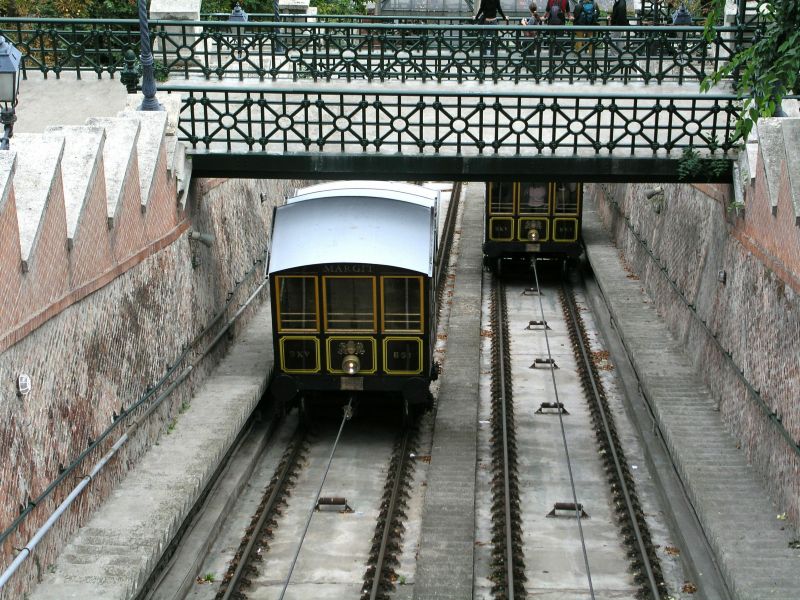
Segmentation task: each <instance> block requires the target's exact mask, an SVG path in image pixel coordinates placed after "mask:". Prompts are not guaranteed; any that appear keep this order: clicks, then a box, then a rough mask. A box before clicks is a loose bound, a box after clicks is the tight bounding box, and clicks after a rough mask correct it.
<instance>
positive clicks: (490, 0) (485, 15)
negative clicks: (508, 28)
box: [475, 0, 508, 25]
mask: <svg viewBox="0 0 800 600" xmlns="http://www.w3.org/2000/svg"><path fill="white" fill-rule="evenodd" d="M497 13H500V16H501V17H503V18H504V19H505V20H506V25H508V17H507V16H506V14H505V13H504V12H503V7H502V6H500V0H481V5H480V7H478V12H477V14H476V15H475V20H476V21H477V22H478V23H480V24H481V25H497Z"/></svg>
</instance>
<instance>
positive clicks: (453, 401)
mask: <svg viewBox="0 0 800 600" xmlns="http://www.w3.org/2000/svg"><path fill="white" fill-rule="evenodd" d="M482 219H483V186H481V185H470V186H467V188H466V192H465V194H464V217H463V223H462V224H461V232H462V234H461V235H462V237H461V242H460V248H461V250H460V252H459V257H458V263H457V265H456V273H455V275H456V278H455V284H454V290H455V291H454V294H453V300H452V308H451V312H450V325H449V327H448V339H447V356H446V359H445V363H444V368H443V373H442V385H441V388H440V389H439V399H438V402H437V410H436V423H435V425H434V438H433V447H432V448H431V466H430V471H429V472H428V484H427V487H426V490H427V491H426V492H425V504H424V506H423V513H422V525H421V535H420V542H419V552H418V558H417V574H416V580H415V582H414V598H415V599H419V600H434V599H445V598H450V599H452V600H464V599H465V598H471V597H472V583H473V562H474V561H473V556H474V552H475V469H476V460H477V445H478V393H479V385H478V379H479V368H478V365H479V364H480V356H479V355H480V340H481V337H480V327H481V272H482V267H481V254H482V253H481V235H482V227H481V220H482Z"/></svg>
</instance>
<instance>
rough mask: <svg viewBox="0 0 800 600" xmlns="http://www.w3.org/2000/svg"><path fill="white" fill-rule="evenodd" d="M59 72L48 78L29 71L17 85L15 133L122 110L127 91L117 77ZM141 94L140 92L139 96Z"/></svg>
mask: <svg viewBox="0 0 800 600" xmlns="http://www.w3.org/2000/svg"><path fill="white" fill-rule="evenodd" d="M81 76H82V79H78V78H77V77H76V75H75V73H74V72H66V73H62V74H61V78H60V79H56V76H55V75H52V74H51V75H49V76H48V78H47V79H45V78H44V76H43V75H42V74H41V73H40V72H38V71H29V72H28V79H23V80H22V81H21V82H20V84H19V97H18V102H17V122H16V124H15V125H14V133H41V132H42V131H44V130H45V129H46V128H47V127H49V126H51V125H83V124H84V122H85V121H86V119H88V118H89V117H115V116H117V113H118V112H119V111H121V110H124V109H125V106H126V103H127V102H128V93H127V91H126V90H125V86H124V85H122V84H121V83H120V81H119V79H118V78H116V79H111V78H109V77H108V75H104V76H103V78H102V79H98V78H97V76H96V75H94V74H92V73H83V74H82V75H81ZM140 97H141V95H140Z"/></svg>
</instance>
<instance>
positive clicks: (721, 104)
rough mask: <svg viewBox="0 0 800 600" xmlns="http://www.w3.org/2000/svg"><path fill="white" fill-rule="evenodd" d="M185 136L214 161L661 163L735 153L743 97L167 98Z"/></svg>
mask: <svg viewBox="0 0 800 600" xmlns="http://www.w3.org/2000/svg"><path fill="white" fill-rule="evenodd" d="M162 89H163V90H165V91H168V92H171V93H180V94H181V95H182V108H181V112H180V120H179V136H180V138H181V139H183V140H184V141H186V142H187V143H188V144H189V145H191V146H192V147H193V148H196V149H204V150H210V151H212V152H229V151H234V152H246V151H257V152H268V153H275V154H282V153H291V152H318V153H340V154H358V153H379V154H382V155H384V154H403V155H409V154H425V155H431V156H432V155H453V156H469V155H497V156H519V155H530V156H534V155H545V156H559V157H564V156H607V157H631V156H636V157H640V156H641V157H654V156H669V155H671V154H680V152H681V151H682V150H683V149H685V148H693V149H694V150H695V151H697V152H699V153H701V154H706V155H710V154H717V155H719V156H724V155H725V154H727V153H728V152H729V151H730V150H731V149H732V148H733V147H734V145H735V143H734V130H735V124H736V120H737V118H738V115H739V107H738V102H737V100H736V98H735V97H734V96H728V95H713V94H697V95H683V96H680V97H674V98H664V97H661V96H658V95H654V94H651V95H632V94H600V95H595V96H593V97H589V96H582V95H580V94H563V93H561V94H553V93H522V92H520V93H474V92H461V93H459V92H457V91H452V92H448V93H436V92H431V93H422V94H421V93H413V92H407V91H389V90H381V91H379V92H378V91H376V92H365V91H356V90H352V89H344V88H329V89H319V88H316V89H309V88H306V89H301V88H297V87H270V89H265V88H264V87H260V88H256V87H227V88H220V87H217V86H215V87H213V88H211V87H209V88H208V89H206V90H200V89H197V87H192V86H187V85H170V86H165V87H164V88H162Z"/></svg>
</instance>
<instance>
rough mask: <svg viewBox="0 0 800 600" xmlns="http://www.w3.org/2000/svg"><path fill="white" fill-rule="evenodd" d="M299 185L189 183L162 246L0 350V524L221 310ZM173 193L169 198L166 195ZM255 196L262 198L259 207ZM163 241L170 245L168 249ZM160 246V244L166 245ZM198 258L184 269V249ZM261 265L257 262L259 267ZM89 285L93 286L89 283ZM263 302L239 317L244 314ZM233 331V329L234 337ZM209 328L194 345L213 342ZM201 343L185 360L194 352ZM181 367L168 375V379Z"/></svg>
mask: <svg viewBox="0 0 800 600" xmlns="http://www.w3.org/2000/svg"><path fill="white" fill-rule="evenodd" d="M297 185H298V182H292V181H285V182H278V181H268V180H256V181H243V180H200V181H199V182H195V183H194V184H193V186H194V187H193V193H192V195H191V196H192V200H190V205H189V209H188V214H187V215H185V219H184V220H183V222H182V223H181V224H180V225H179V226H178V228H177V229H175V230H173V231H171V232H169V233H167V234H166V235H165V236H164V237H163V238H162V241H165V244H164V245H165V247H162V244H159V243H156V244H154V245H153V246H152V247H151V248H149V249H145V250H144V251H142V252H140V253H139V254H138V255H136V257H134V258H133V259H132V260H134V261H136V264H135V265H127V266H128V267H129V268H128V269H125V270H121V271H119V272H117V273H114V274H113V278H111V279H110V280H108V281H105V280H104V281H102V282H100V284H99V285H98V284H97V282H95V284H96V289H91V290H88V291H87V293H86V294H83V295H80V297H78V298H72V300H74V302H72V301H70V299H69V298H67V299H66V300H64V299H62V300H61V302H62V303H63V305H62V306H51V307H49V309H48V310H50V312H51V313H52V314H50V315H48V319H45V320H43V321H42V322H41V323H39V324H37V325H36V327H33V326H31V327H30V330H28V331H25V332H21V333H20V335H19V337H20V338H21V339H19V340H18V341H17V342H16V343H15V344H14V345H13V346H11V347H10V348H8V349H7V350H5V351H3V352H2V353H0V448H4V449H5V452H4V456H5V457H6V458H5V459H4V460H3V461H2V462H0V528H2V529H5V528H6V527H8V526H9V525H10V524H11V523H12V521H13V520H14V519H15V518H16V517H17V516H18V515H19V511H20V507H21V506H25V505H26V504H27V503H28V500H29V499H32V498H36V497H37V496H39V495H40V494H41V493H42V492H43V491H44V489H45V488H46V487H47V485H48V484H49V483H50V482H51V481H52V480H53V479H55V478H56V476H57V475H58V473H59V465H68V464H69V463H71V462H72V461H73V460H74V459H75V457H77V456H78V455H79V454H80V453H81V451H83V450H84V449H85V448H86V447H87V445H88V443H89V440H90V439H97V438H98V436H99V435H100V434H101V433H102V432H103V431H104V430H105V429H106V428H107V427H108V426H109V425H110V423H111V422H112V419H113V416H114V414H115V413H116V414H119V413H120V412H121V410H122V409H123V407H130V406H131V405H132V404H133V403H134V402H135V401H136V400H137V399H138V398H139V397H141V396H142V394H143V393H145V391H146V390H147V389H148V387H149V386H151V385H153V384H154V383H155V382H157V381H158V380H159V379H160V378H161V377H162V376H163V375H164V373H165V372H166V370H167V366H168V365H169V364H171V363H172V362H173V361H174V360H175V359H176V358H177V357H178V356H179V355H180V353H181V352H182V350H183V348H184V347H186V345H187V344H188V343H189V342H190V341H191V340H192V339H193V337H194V336H195V335H197V333H198V332H199V331H200V330H201V329H202V328H203V326H204V325H206V324H207V323H209V322H210V320H211V318H212V316H214V315H215V314H216V313H217V312H218V311H219V310H220V309H221V307H222V306H223V305H224V304H225V302H226V299H227V294H228V292H229V291H230V290H232V289H233V288H234V286H235V284H236V282H238V281H240V280H241V279H243V275H244V274H245V273H246V272H247V271H248V270H250V269H251V268H252V267H253V261H254V260H255V259H257V258H260V257H261V256H262V253H263V251H264V249H265V247H266V245H267V238H268V232H269V227H270V222H271V218H272V208H273V206H274V205H275V204H276V203H280V202H282V199H283V197H284V195H285V194H286V193H287V192H288V191H289V190H290V189H292V188H293V187H297ZM173 197H174V196H173ZM262 197H263V202H262ZM189 226H191V227H192V228H194V229H196V230H198V231H201V232H207V233H211V234H213V235H214V238H215V241H214V244H213V247H212V248H207V247H205V246H203V245H200V244H197V245H196V247H195V242H190V241H189V239H188V235H187V229H188V227H189ZM173 240H174V241H173ZM170 242H171V243H170ZM193 248H194V249H195V252H196V254H197V256H198V258H199V261H200V264H199V266H198V267H197V268H193V267H192V261H191V256H192V249H193ZM259 268H260V269H263V265H260V266H259ZM259 281H260V276H256V277H252V278H250V279H249V280H248V281H247V282H246V283H245V284H243V285H242V286H241V288H240V289H239V290H238V291H237V293H236V296H235V297H234V302H233V304H232V306H231V308H230V309H229V311H228V315H227V316H228V317H229V316H231V315H232V314H233V313H234V312H235V310H236V309H237V308H238V306H239V305H240V303H241V302H243V301H244V300H245V299H246V298H247V297H248V296H249V295H250V293H251V292H252V290H253V289H254V288H255V285H256V284H257V283H258V282H259ZM86 285H89V286H91V285H92V282H89V283H88V284H86ZM265 296H266V295H265V294H264V293H262V294H261V296H260V297H259V298H258V299H257V301H256V302H255V303H254V307H253V308H251V309H249V310H248V311H247V312H246V314H245V315H243V319H244V320H245V321H246V319H247V317H248V316H249V315H250V314H252V312H253V311H254V310H255V307H256V306H257V305H258V304H260V303H261V302H262V301H263V299H264V298H265ZM240 327H241V325H239V326H237V327H236V328H235V330H234V332H237V331H238V330H239V328H240ZM215 332H216V329H215V330H214V331H212V332H211V333H210V334H209V336H208V337H207V338H206V339H205V340H204V342H207V341H209V340H210V339H211V337H212V336H213V335H214V334H215ZM202 347H203V344H201V345H200V347H199V348H198V349H197V350H195V351H194V353H193V354H192V355H191V356H190V357H189V359H190V360H194V359H195V358H197V357H198V356H199V352H200V350H201V349H202ZM219 352H224V344H221V345H220V348H219V349H218V350H217V351H216V357H215V356H214V355H212V357H211V358H210V359H209V360H206V361H205V362H203V363H201V365H200V366H199V367H198V368H197V369H196V370H195V371H194V372H193V374H192V377H191V378H190V379H189V380H188V381H187V383H186V384H184V385H182V386H180V387H179V389H177V390H176V392H175V393H174V394H173V395H172V397H171V398H170V399H169V400H168V401H167V402H165V403H164V405H163V406H162V408H161V410H159V411H157V413H156V414H154V415H153V417H152V418H151V419H150V421H149V422H148V424H146V425H145V426H143V427H142V428H140V430H139V431H138V432H137V433H136V435H135V436H134V439H132V440H131V441H130V442H129V443H128V444H127V445H126V446H125V447H124V449H123V451H122V453H121V455H119V456H118V457H117V458H116V459H115V460H114V461H112V463H111V464H110V465H109V467H108V469H107V470H106V471H105V472H104V473H103V475H102V476H101V477H99V478H98V479H97V480H95V481H94V482H93V483H92V484H91V485H90V486H89V488H88V489H87V490H86V491H85V492H84V494H83V495H82V496H81V498H80V499H79V500H78V501H77V502H76V503H75V504H74V505H73V509H72V510H71V511H70V512H69V513H68V514H66V515H64V517H63V518H62V520H61V521H60V522H59V524H58V525H57V527H56V529H55V530H54V531H53V533H51V534H50V535H48V536H47V537H46V539H45V541H44V542H43V543H42V544H41V545H40V546H39V549H38V551H37V552H36V553H35V555H34V557H32V559H29V560H28V561H26V564H25V566H24V567H23V569H22V570H21V571H20V572H19V574H18V576H17V577H15V579H14V580H12V582H11V584H10V585H9V586H6V589H4V591H3V594H2V595H0V597H1V598H3V599H4V600H5V599H7V598H19V597H21V596H22V593H23V592H24V590H25V589H26V588H27V583H26V579H29V578H30V577H31V576H36V574H37V572H41V570H43V569H46V568H47V565H48V564H50V563H51V562H52V560H53V558H54V556H55V555H56V553H57V552H58V550H59V549H60V548H61V547H62V545H63V542H64V540H65V539H66V538H67V537H68V536H69V535H70V533H71V532H73V531H74V530H75V529H76V528H77V527H79V526H80V524H81V523H83V522H84V521H85V520H86V517H87V516H88V514H89V513H90V512H91V511H92V509H93V508H94V507H95V506H97V505H98V504H99V503H100V502H101V501H102V500H103V498H104V497H106V496H107V495H108V493H109V492H110V490H111V489H112V488H113V485H114V483H115V482H117V481H118V480H119V479H120V478H121V476H122V475H123V474H124V473H125V472H126V471H127V470H128V468H129V467H130V466H131V465H132V464H133V463H134V462H135V461H136V459H137V458H138V457H139V456H140V455H141V454H142V453H143V452H144V451H145V450H146V448H147V447H148V446H149V445H150V444H152V443H153V442H154V441H156V440H157V438H158V436H159V435H164V434H165V433H166V432H167V430H168V424H169V423H170V422H171V420H172V419H173V418H174V417H175V415H176V414H177V412H178V411H179V410H180V408H181V406H182V404H183V403H184V402H189V401H190V400H191V394H192V391H193V389H194V388H195V386H196V385H197V384H198V382H200V381H201V380H202V379H203V378H204V377H205V376H206V375H207V373H208V371H209V369H210V368H211V367H212V366H213V364H214V363H215V362H216V358H218V356H219ZM182 368H183V367H181V368H179V369H178V372H180V371H181V370H182ZM22 372H24V373H26V374H28V375H30V376H31V379H32V383H33V391H32V392H31V393H30V394H29V395H28V396H26V397H24V398H19V397H17V395H16V387H15V386H16V379H17V376H18V375H19V373H22ZM125 426H126V424H125V423H122V424H121V426H120V427H118V429H117V430H115V432H113V433H112V434H111V436H110V437H109V438H108V440H107V442H106V443H104V444H103V448H102V451H95V452H93V453H92V455H90V456H89V457H88V458H87V459H86V460H85V461H84V463H83V465H82V466H81V467H80V468H79V469H78V470H77V471H76V472H75V473H74V474H73V475H71V476H70V477H68V478H67V481H66V482H65V484H64V485H62V486H61V487H60V489H59V490H58V491H57V492H56V493H55V494H54V495H52V496H51V499H50V500H48V501H47V502H45V503H43V504H42V505H41V506H38V507H36V508H35V509H34V510H33V512H32V514H31V518H29V519H27V520H26V521H25V522H24V524H23V525H22V526H21V527H20V528H19V531H18V534H16V535H12V536H11V537H10V538H9V539H8V540H7V541H6V543H5V544H4V545H3V547H2V548H0V551H1V552H2V564H3V568H5V566H7V565H8V564H9V563H10V561H11V559H12V557H13V556H14V554H15V552H14V550H13V548H15V547H16V548H21V547H23V546H24V545H25V544H26V542H27V541H28V540H29V539H30V537H31V535H32V534H33V533H34V532H35V531H36V529H38V527H39V526H40V525H41V524H42V523H43V522H44V520H45V519H46V518H47V517H48V516H49V515H50V514H51V512H52V511H53V509H54V508H55V507H56V506H57V504H58V503H59V502H60V501H61V500H62V499H63V498H64V497H65V496H66V494H67V493H68V492H69V491H70V490H71V489H72V487H73V486H74V485H75V484H76V483H77V482H78V481H79V480H80V479H81V478H82V476H83V475H84V474H85V473H86V472H87V471H88V470H89V469H90V468H91V466H92V465H93V464H94V463H95V462H96V461H97V460H99V458H100V457H101V456H102V453H104V452H106V451H107V449H108V448H109V447H110V445H111V444H112V443H113V442H114V441H116V439H118V437H119V435H120V434H121V433H122V432H123V431H124V430H125Z"/></svg>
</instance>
